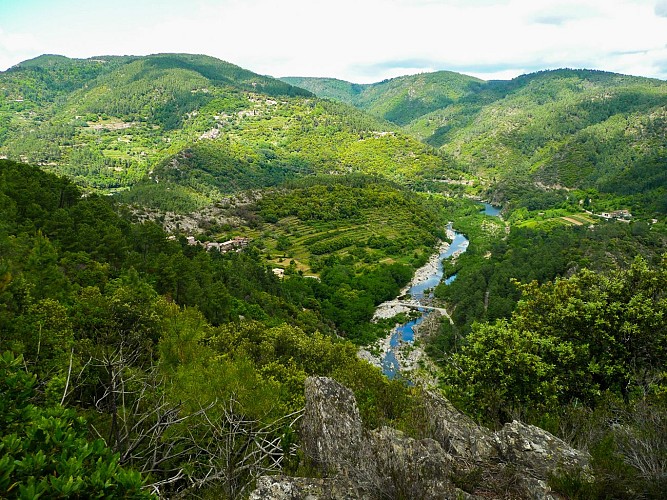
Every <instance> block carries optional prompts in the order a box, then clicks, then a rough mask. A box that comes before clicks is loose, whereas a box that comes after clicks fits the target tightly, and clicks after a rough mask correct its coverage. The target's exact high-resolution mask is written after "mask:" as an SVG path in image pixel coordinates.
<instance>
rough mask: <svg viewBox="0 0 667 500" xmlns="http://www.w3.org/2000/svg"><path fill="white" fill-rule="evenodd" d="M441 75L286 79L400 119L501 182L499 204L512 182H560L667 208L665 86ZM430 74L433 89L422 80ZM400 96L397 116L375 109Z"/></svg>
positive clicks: (627, 202)
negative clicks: (371, 98) (359, 81)
mask: <svg viewBox="0 0 667 500" xmlns="http://www.w3.org/2000/svg"><path fill="white" fill-rule="evenodd" d="M445 75H446V76H447V78H446V79H443V73H433V74H432V75H417V76H412V77H401V78H397V79H393V80H389V81H387V82H382V83H380V84H374V85H371V86H354V85H348V84H346V83H345V82H329V81H326V80H315V81H311V80H310V79H303V80H300V79H295V78H290V79H286V81H289V82H294V84H296V85H299V84H300V85H303V86H304V88H309V89H311V90H312V91H313V92H315V93H317V94H318V95H322V96H327V97H332V98H336V99H341V100H343V101H344V102H349V103H350V104H353V105H355V106H358V107H359V108H361V109H368V110H369V111H371V112H375V113H376V114H379V115H381V116H384V117H385V118H387V119H389V120H390V121H393V122H394V123H396V124H398V125H401V126H402V127H403V129H404V130H405V131H406V132H408V133H410V134H411V135H413V136H414V137H417V138H419V139H420V140H423V141H424V142H426V143H428V144H430V145H432V146H435V147H439V148H441V149H442V151H444V152H446V153H447V154H448V156H450V157H451V158H452V159H454V160H455V162H456V164H457V165H458V166H459V167H461V168H463V169H465V170H467V171H468V172H470V173H472V174H474V175H477V176H482V177H485V178H487V179H489V180H493V181H495V184H496V185H495V186H494V188H492V190H493V192H494V193H495V197H496V199H497V200H498V201H500V200H503V201H510V202H512V201H515V193H514V192H510V191H511V190H512V189H513V186H514V185H517V184H518V185H519V187H518V188H516V189H526V188H527V187H532V189H535V190H541V191H544V190H550V189H553V188H554V187H561V186H562V187H565V188H570V189H572V188H579V189H588V190H591V193H590V194H591V196H592V197H594V198H595V197H597V196H601V197H605V196H606V197H611V198H613V199H614V201H613V204H615V205H616V208H632V209H634V210H635V211H646V212H649V213H650V212H661V213H665V212H667V205H665V203H667V201H666V200H667V192H666V191H665V189H666V187H665V186H667V177H665V176H666V175H667V173H666V170H665V168H664V158H665V156H666V155H667V149H666V148H667V142H666V141H665V129H666V128H667V122H666V121H665V119H666V116H667V115H666V113H667V107H666V106H667V83H665V82H663V81H660V80H651V79H647V78H639V77H632V76H625V75H618V74H613V73H605V72H601V71H588V70H556V71H544V72H540V73H534V74H529V75H524V76H521V77H518V78H515V79H513V80H511V81H489V82H481V81H474V80H472V79H469V80H468V81H467V83H466V84H464V85H461V84H459V85H458V86H456V85H454V84H452V81H453V82H457V81H458V82H465V81H466V80H465V78H464V77H462V76H461V75H459V80H456V79H453V77H452V76H451V74H447V73H446V74H445ZM429 78H430V79H431V81H432V82H433V85H436V87H437V91H436V92H435V93H433V92H431V90H430V87H428V86H425V85H424V82H425V81H428V80H429ZM358 88H360V89H361V90H360V91H359V92H356V91H354V89H358ZM341 89H347V90H348V91H349V92H348V93H347V94H346V93H344V92H342V91H341ZM369 89H373V90H374V91H377V92H379V91H380V90H381V89H385V90H386V93H385V94H384V95H382V96H381V97H380V98H379V100H378V103H379V106H380V107H377V105H376V104H374V105H373V106H370V107H369V106H368V103H367V102H366V101H363V99H361V97H360V96H363V95H365V92H370V90H369ZM390 89H391V90H390ZM452 89H458V91H452ZM422 91H426V95H427V96H429V97H428V98H430V99H431V101H430V102H431V104H432V106H422V105H421V104H420V102H422V101H424V100H425V99H426V100H428V99H427V98H424V97H420V96H421V92H422ZM396 95H402V96H404V97H405V100H404V101H403V102H404V103H405V106H403V105H400V106H397V107H396V108H393V109H394V111H396V113H394V111H392V112H391V113H389V114H386V113H384V112H383V111H381V112H378V110H379V109H381V107H382V106H387V105H390V103H395V102H396V100H395V96H396ZM411 99H412V100H414V101H415V102H412V101H411ZM420 99H421V100H420ZM401 110H402V111H401ZM516 189H515V191H516Z"/></svg>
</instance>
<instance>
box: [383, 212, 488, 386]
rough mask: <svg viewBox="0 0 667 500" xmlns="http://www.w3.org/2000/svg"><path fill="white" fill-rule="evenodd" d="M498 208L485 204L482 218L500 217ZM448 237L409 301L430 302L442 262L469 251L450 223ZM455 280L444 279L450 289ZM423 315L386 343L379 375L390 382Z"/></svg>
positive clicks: (425, 314)
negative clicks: (386, 346) (382, 374)
mask: <svg viewBox="0 0 667 500" xmlns="http://www.w3.org/2000/svg"><path fill="white" fill-rule="evenodd" d="M500 210H501V209H500V208H498V207H494V206H493V205H490V204H489V203H484V208H483V210H482V211H483V212H484V214H485V215H489V216H492V217H499V216H500ZM447 236H448V237H449V238H450V239H451V240H452V241H451V243H450V244H449V246H448V247H447V248H446V249H445V250H444V251H443V252H442V253H440V254H439V255H438V261H437V266H436V267H435V269H434V271H433V272H432V273H431V274H429V275H428V276H426V277H425V278H424V279H423V280H420V281H419V282H417V283H415V284H413V285H412V286H411V287H410V288H409V289H408V291H407V293H408V294H409V295H410V296H411V298H412V299H413V300H414V301H416V302H417V303H419V304H422V305H426V304H425V302H426V301H428V300H429V299H432V298H433V289H434V288H435V287H436V286H437V285H438V284H439V283H440V281H442V278H443V275H444V272H443V268H442V267H443V266H442V261H443V260H445V259H449V258H452V257H453V256H458V255H460V254H462V253H463V252H465V251H466V250H467V249H468V245H469V244H470V242H469V241H468V239H467V238H466V237H465V236H463V235H462V234H461V233H458V232H456V231H454V229H453V228H452V223H451V222H450V223H449V225H448V226H447ZM455 279H456V274H454V275H452V276H449V277H447V278H446V279H445V284H447V285H449V284H450V283H452V282H453V281H454V280H455ZM420 311H421V312H422V315H421V316H420V317H418V318H416V319H413V320H412V321H409V322H407V323H405V324H403V325H400V326H397V327H396V328H394V329H393V330H392V333H391V337H390V339H389V348H388V349H387V351H386V353H385V354H384V356H383V357H382V360H381V361H382V372H383V373H384V374H385V375H386V376H387V377H389V378H394V377H396V375H398V373H399V370H400V363H399V362H398V359H397V357H396V353H397V352H398V350H399V349H400V348H401V346H402V344H404V343H408V344H412V343H413V342H414V340H415V330H414V329H415V327H416V326H417V325H419V324H420V323H421V322H422V321H424V318H425V317H426V316H427V315H428V314H430V312H429V311H426V310H424V309H420Z"/></svg>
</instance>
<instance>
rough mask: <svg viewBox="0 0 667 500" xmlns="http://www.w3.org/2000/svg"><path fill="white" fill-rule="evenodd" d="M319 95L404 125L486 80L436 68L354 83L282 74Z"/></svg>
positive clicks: (452, 102)
mask: <svg viewBox="0 0 667 500" xmlns="http://www.w3.org/2000/svg"><path fill="white" fill-rule="evenodd" d="M281 80H283V81H284V82H287V83H289V84H291V85H295V86H297V87H301V88H304V89H307V90H310V91H311V92H312V93H313V94H315V95H317V96H319V97H325V98H329V99H336V100H338V101H341V102H345V103H347V104H351V105H353V106H356V107H358V108H359V109H363V110H364V111H368V112H369V113H371V114H372V115H374V116H377V117H379V118H383V119H385V120H388V121H390V122H393V123H395V124H397V125H400V126H404V125H407V124H409V123H410V122H411V121H413V120H415V119H417V118H419V117H421V116H423V115H425V114H428V113H430V112H432V111H436V110H438V109H442V108H445V107H448V106H450V105H452V104H454V103H456V102H458V101H459V100H460V99H461V98H463V97H465V96H467V95H470V94H474V93H476V92H478V91H479V90H480V88H481V87H483V86H484V84H485V82H484V81H483V80H479V79H477V78H473V77H471V76H466V75H462V74H460V73H453V72H451V71H438V72H435V73H422V74H419V75H411V76H402V77H399V78H393V79H391V80H384V81H382V82H379V83H373V84H366V85H361V84H355V83H349V82H345V81H342V80H336V79H333V78H298V77H287V78H282V79H281Z"/></svg>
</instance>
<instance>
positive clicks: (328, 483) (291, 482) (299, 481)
mask: <svg viewBox="0 0 667 500" xmlns="http://www.w3.org/2000/svg"><path fill="white" fill-rule="evenodd" d="M371 498H372V496H370V494H369V493H366V492H364V491H362V490H360V489H359V488H357V487H356V486H355V485H354V484H353V483H352V482H351V481H349V480H346V479H341V478H331V479H329V478H324V479H320V478H309V477H286V476H263V477H260V478H259V479H258V480H257V487H256V488H255V490H254V491H253V492H252V493H251V494H250V497H249V499H250V500H366V499H369V500H370V499H371Z"/></svg>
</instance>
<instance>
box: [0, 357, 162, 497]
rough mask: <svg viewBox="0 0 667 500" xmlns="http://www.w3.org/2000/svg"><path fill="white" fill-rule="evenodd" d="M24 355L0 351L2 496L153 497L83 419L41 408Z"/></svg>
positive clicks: (55, 408) (60, 410)
mask: <svg viewBox="0 0 667 500" xmlns="http://www.w3.org/2000/svg"><path fill="white" fill-rule="evenodd" d="M35 382H36V380H35V377H34V376H32V375H30V374H28V373H26V372H25V371H23V368H22V358H21V357H18V358H17V357H14V355H12V354H11V353H9V352H6V353H4V354H2V355H0V422H2V427H0V428H1V429H2V430H1V431H0V457H1V458H0V491H3V492H4V493H3V496H4V497H5V498H37V497H40V496H41V497H45V498H46V497H48V498H65V497H66V498H81V499H88V498H152V495H151V494H150V493H149V492H147V491H145V490H142V487H143V481H142V478H141V475H140V474H139V473H138V472H135V471H132V470H129V469H126V468H123V467H121V466H120V465H119V462H118V455H115V454H113V453H112V452H111V451H110V450H109V449H108V448H107V447H106V446H105V444H104V442H103V441H102V440H101V439H97V440H95V441H89V440H88V439H87V438H86V433H87V429H86V423H85V421H84V420H83V419H81V418H78V417H77V416H76V413H75V412H74V411H72V410H68V409H65V408H63V407H61V406H50V407H42V406H36V405H34V404H33V403H32V400H33V399H34V398H35V396H36V393H35Z"/></svg>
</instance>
